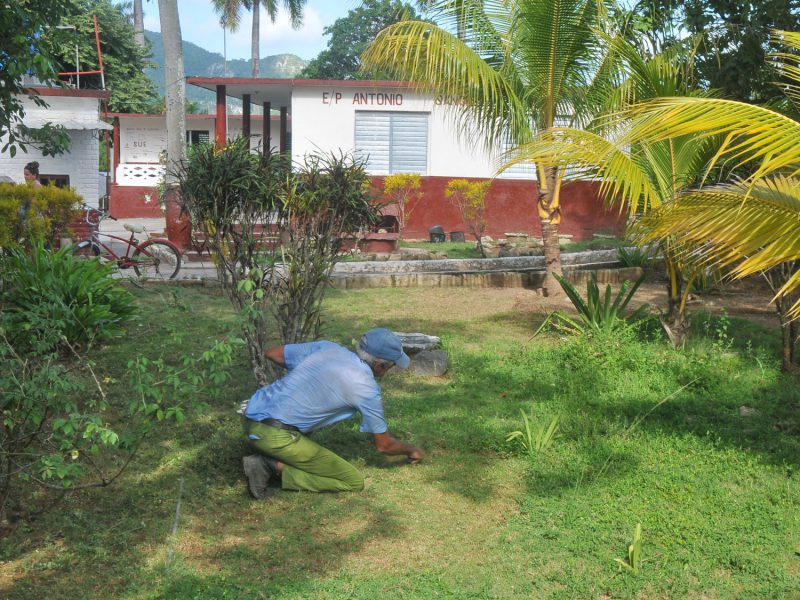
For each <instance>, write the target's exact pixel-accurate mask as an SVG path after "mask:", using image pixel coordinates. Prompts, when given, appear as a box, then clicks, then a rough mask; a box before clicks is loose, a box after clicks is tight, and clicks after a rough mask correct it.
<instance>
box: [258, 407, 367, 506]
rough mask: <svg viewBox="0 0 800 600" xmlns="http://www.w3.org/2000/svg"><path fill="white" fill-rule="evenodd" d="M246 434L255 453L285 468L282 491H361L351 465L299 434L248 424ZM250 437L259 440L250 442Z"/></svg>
mask: <svg viewBox="0 0 800 600" xmlns="http://www.w3.org/2000/svg"><path fill="white" fill-rule="evenodd" d="M245 431H246V433H247V434H248V440H247V441H248V442H249V444H250V446H251V447H252V448H253V449H254V450H255V451H256V452H258V453H260V454H264V455H266V456H271V457H272V458H276V459H278V460H279V461H280V462H282V463H283V464H284V467H283V475H282V484H281V487H282V488H283V489H284V490H307V491H310V492H357V491H359V490H363V489H364V477H363V476H362V475H361V473H359V472H358V470H357V469H356V468H355V467H354V466H353V465H351V464H350V463H349V462H347V461H346V460H345V459H343V458H342V457H340V456H337V455H336V454H334V453H333V452H331V451H330V450H328V449H327V448H323V447H322V446H320V445H319V444H317V443H316V442H313V441H311V440H310V439H309V438H308V437H306V436H304V435H303V434H302V433H300V432H298V431H289V430H286V429H280V428H279V427H271V426H269V425H265V424H263V423H258V422H256V421H250V420H246V422H245ZM251 434H252V435H255V436H257V437H258V438H259V439H257V440H253V439H250V438H249V436H250V435H251Z"/></svg>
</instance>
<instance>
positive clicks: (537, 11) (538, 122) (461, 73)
mask: <svg viewBox="0 0 800 600" xmlns="http://www.w3.org/2000/svg"><path fill="white" fill-rule="evenodd" d="M430 4H434V5H435V9H436V13H435V14H437V15H438V16H439V20H440V22H441V23H442V26H441V27H439V26H436V25H432V24H430V23H426V22H421V21H404V22H400V23H396V24H394V25H392V26H390V27H387V28H386V29H384V30H383V31H382V32H381V33H380V34H379V35H378V37H377V38H376V39H375V41H374V42H373V44H372V45H371V46H370V47H369V48H368V49H367V51H366V52H365V53H364V55H363V56H362V62H363V64H364V68H365V69H366V70H371V71H373V70H374V71H384V72H388V73H389V74H390V75H391V76H393V77H396V78H398V79H403V80H407V81H411V82H413V83H415V84H417V86H418V87H419V88H420V89H422V90H424V91H428V92H431V93H434V94H437V95H441V96H442V97H443V98H444V99H445V100H446V101H447V102H448V103H449V106H450V107H451V109H452V111H453V114H454V116H455V117H456V118H459V117H465V118H466V119H465V120H464V121H463V122H466V123H471V124H473V127H474V131H471V132H470V133H471V134H472V133H474V134H475V135H474V136H473V139H481V140H483V142H484V143H485V144H486V146H487V147H488V148H490V149H492V150H497V149H499V148H500V147H501V146H502V145H503V144H506V143H508V144H511V145H512V146H519V145H520V144H523V143H525V142H528V141H530V140H531V139H532V138H533V136H534V134H535V132H537V131H546V130H548V129H550V128H552V127H553V125H554V124H555V123H556V120H557V119H567V120H568V121H570V122H573V123H582V122H584V121H585V120H586V119H587V118H588V115H589V114H592V113H593V112H594V110H595V109H596V100H597V91H598V90H599V89H600V88H603V87H604V84H605V75H606V74H607V65H606V62H605V59H606V57H605V56H604V51H605V45H604V44H603V41H602V39H601V38H600V37H599V36H598V34H597V30H596V29H595V28H594V26H595V25H596V24H597V23H598V22H599V21H600V20H601V19H602V18H603V16H604V5H603V3H602V1H599V0H564V1H559V2H552V1H549V0H519V1H516V2H508V1H504V0H494V1H492V0H439V1H436V2H426V5H430ZM450 30H453V31H457V32H458V34H459V35H454V34H452V33H450ZM459 36H461V37H459ZM537 173H538V179H539V191H538V197H537V203H536V204H537V212H538V216H539V219H540V221H541V226H542V238H543V244H544V252H545V262H546V268H547V277H546V280H545V288H546V290H547V291H548V292H549V293H559V292H560V288H559V287H558V284H557V283H556V282H555V280H554V279H553V277H552V274H553V273H560V272H561V254H560V249H559V239H558V233H559V225H560V223H561V206H560V202H559V190H560V184H561V176H562V173H561V172H560V170H559V169H558V168H557V167H552V166H547V165H544V164H539V165H537Z"/></svg>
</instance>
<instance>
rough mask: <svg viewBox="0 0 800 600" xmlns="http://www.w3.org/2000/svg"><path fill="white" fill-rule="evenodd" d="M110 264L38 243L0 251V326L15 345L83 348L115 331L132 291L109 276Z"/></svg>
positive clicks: (125, 313) (39, 348)
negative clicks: (2, 253) (29, 248)
mask: <svg viewBox="0 0 800 600" xmlns="http://www.w3.org/2000/svg"><path fill="white" fill-rule="evenodd" d="M112 270H113V265H100V264H99V263H98V262H97V261H94V260H90V261H86V260H79V259H76V258H74V257H73V256H72V253H71V251H70V249H69V248H64V249H62V250H59V251H57V252H54V251H51V250H48V249H46V248H45V247H44V245H43V244H42V243H36V244H34V246H33V248H32V249H31V250H30V252H28V251H25V250H23V249H21V248H11V249H9V250H8V252H7V253H6V254H5V255H4V256H2V257H0V275H2V281H3V288H2V291H1V292H0V306H2V309H3V318H2V321H0V326H2V327H3V329H5V331H6V336H7V337H8V338H9V339H10V340H11V341H12V342H14V343H15V345H16V346H17V347H18V348H22V349H24V348H36V349H37V351H40V352H41V351H47V350H54V349H56V348H58V347H65V346H66V345H67V344H69V345H72V346H74V347H76V348H85V347H88V346H89V345H91V344H92V342H94V341H95V340H98V339H107V338H109V337H112V336H113V335H115V334H117V333H118V332H119V331H120V325H121V324H122V322H123V321H124V320H125V319H126V318H127V317H128V316H130V315H131V314H132V313H133V310H134V307H133V296H132V295H131V294H130V293H129V292H128V291H126V290H125V289H123V288H121V287H120V286H119V285H118V284H117V283H116V282H115V281H114V280H113V279H112V278H111V272H112Z"/></svg>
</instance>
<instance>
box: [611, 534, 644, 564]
mask: <svg viewBox="0 0 800 600" xmlns="http://www.w3.org/2000/svg"><path fill="white" fill-rule="evenodd" d="M614 561H615V562H617V563H618V564H619V565H620V568H621V569H625V570H626V571H628V572H630V573H632V574H633V575H638V574H639V571H640V570H641V568H642V524H641V523H637V524H636V529H634V530H633V542H632V543H631V544H630V545H629V546H628V557H627V559H626V560H623V559H621V558H615V559H614Z"/></svg>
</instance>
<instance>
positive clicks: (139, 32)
mask: <svg viewBox="0 0 800 600" xmlns="http://www.w3.org/2000/svg"><path fill="white" fill-rule="evenodd" d="M133 40H134V41H135V42H136V43H137V44H138V45H139V46H141V47H142V48H144V11H143V10H142V0H133Z"/></svg>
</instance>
